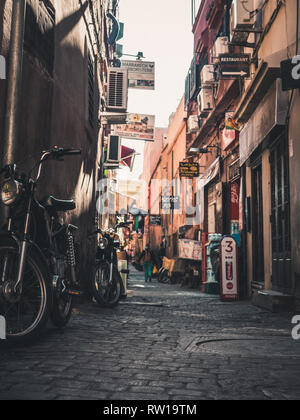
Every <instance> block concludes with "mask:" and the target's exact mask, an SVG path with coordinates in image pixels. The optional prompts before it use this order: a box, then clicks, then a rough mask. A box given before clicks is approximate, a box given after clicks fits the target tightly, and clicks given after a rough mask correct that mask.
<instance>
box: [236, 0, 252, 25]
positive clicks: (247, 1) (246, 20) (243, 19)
mask: <svg viewBox="0 0 300 420" xmlns="http://www.w3.org/2000/svg"><path fill="white" fill-rule="evenodd" d="M254 1H255V0H233V2H232V30H233V31H234V30H235V29H243V28H248V27H249V26H250V27H251V26H252V25H253V24H254V21H255V13H253V12H254V11H255V4H254Z"/></svg>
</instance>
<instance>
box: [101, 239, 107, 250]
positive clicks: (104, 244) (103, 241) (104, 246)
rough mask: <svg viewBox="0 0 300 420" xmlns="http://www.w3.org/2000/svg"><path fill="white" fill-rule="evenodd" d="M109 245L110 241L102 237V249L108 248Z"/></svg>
mask: <svg viewBox="0 0 300 420" xmlns="http://www.w3.org/2000/svg"><path fill="white" fill-rule="evenodd" d="M107 245H108V241H107V239H106V238H102V239H100V241H99V248H100V249H102V250H104V249H106V248H107Z"/></svg>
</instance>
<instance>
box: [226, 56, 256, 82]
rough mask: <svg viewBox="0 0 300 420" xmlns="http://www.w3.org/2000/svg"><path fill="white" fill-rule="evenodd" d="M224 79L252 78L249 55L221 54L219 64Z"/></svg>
mask: <svg viewBox="0 0 300 420" xmlns="http://www.w3.org/2000/svg"><path fill="white" fill-rule="evenodd" d="M219 70H220V75H221V78H222V79H234V78H241V77H247V78H249V77H250V55H249V54H221V55H220V64H219Z"/></svg>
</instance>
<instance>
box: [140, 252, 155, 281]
mask: <svg viewBox="0 0 300 420" xmlns="http://www.w3.org/2000/svg"><path fill="white" fill-rule="evenodd" d="M141 260H143V264H144V271H145V282H146V283H147V281H149V282H151V280H152V279H151V277H152V269H153V263H154V255H153V252H152V251H151V249H150V246H149V245H147V246H146V247H145V250H144V251H143V252H142V254H141V256H140V258H139V263H140V262H141Z"/></svg>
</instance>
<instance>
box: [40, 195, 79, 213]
mask: <svg viewBox="0 0 300 420" xmlns="http://www.w3.org/2000/svg"><path fill="white" fill-rule="evenodd" d="M41 204H42V205H43V206H44V207H45V208H46V209H47V210H54V211H69V210H74V209H75V208H76V204H75V201H74V200H59V199H58V198H54V197H52V195H50V196H49V197H47V198H45V199H44V200H42V203H41Z"/></svg>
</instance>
